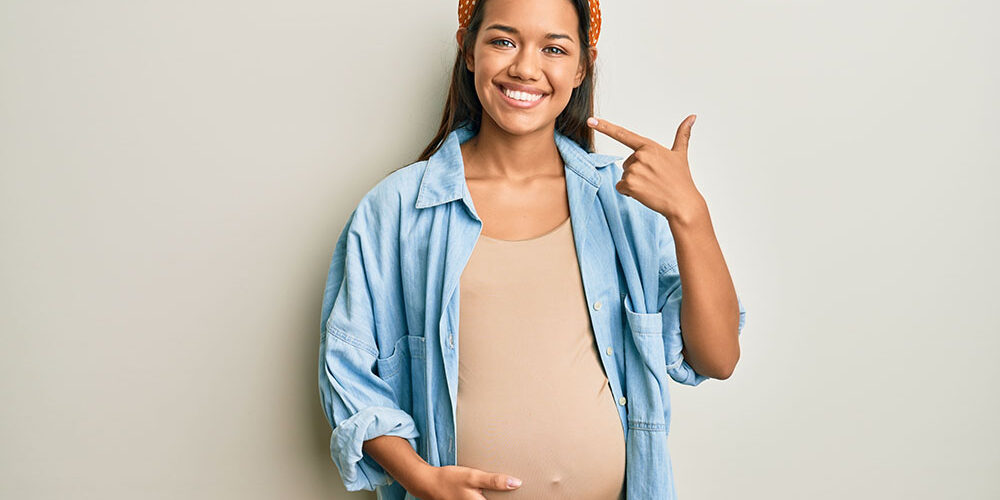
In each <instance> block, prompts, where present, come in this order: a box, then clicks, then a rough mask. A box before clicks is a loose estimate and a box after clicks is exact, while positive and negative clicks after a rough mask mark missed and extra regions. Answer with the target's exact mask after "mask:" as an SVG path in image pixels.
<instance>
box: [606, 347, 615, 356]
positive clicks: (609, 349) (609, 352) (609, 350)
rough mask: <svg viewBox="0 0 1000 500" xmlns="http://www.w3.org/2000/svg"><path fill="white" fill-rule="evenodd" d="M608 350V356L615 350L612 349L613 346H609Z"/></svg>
mask: <svg viewBox="0 0 1000 500" xmlns="http://www.w3.org/2000/svg"><path fill="white" fill-rule="evenodd" d="M606 352H607V353H608V356H610V355H611V353H612V352H614V351H613V350H612V349H611V346H608V350H607V351H606Z"/></svg>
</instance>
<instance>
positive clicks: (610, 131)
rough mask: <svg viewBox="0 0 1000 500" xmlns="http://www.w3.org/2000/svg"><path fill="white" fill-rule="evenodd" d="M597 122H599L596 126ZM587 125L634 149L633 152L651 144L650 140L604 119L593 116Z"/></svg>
mask: <svg viewBox="0 0 1000 500" xmlns="http://www.w3.org/2000/svg"><path fill="white" fill-rule="evenodd" d="M595 120H596V121H597V123H596V124H594V121H595ZM587 124H588V125H590V126H591V127H592V128H593V129H594V130H597V131H598V132H600V133H602V134H604V135H607V136H608V137H610V138H612V139H614V140H616V141H618V142H620V143H622V144H624V145H626V146H628V147H630V148H632V149H633V150H635V149H639V148H641V147H642V146H644V145H646V143H648V142H649V139H647V138H645V137H643V136H641V135H639V134H637V133H635V132H632V131H631V130H629V129H627V128H625V127H622V126H621V125H615V124H614V123H611V122H609V121H607V120H605V119H603V118H601V119H598V118H597V117H593V116H592V117H590V119H588V120H587Z"/></svg>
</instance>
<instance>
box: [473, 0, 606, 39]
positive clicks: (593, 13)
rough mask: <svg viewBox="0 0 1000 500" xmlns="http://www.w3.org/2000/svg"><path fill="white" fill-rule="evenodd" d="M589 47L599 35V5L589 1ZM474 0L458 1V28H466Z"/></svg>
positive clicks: (594, 0) (597, 2)
mask: <svg viewBox="0 0 1000 500" xmlns="http://www.w3.org/2000/svg"><path fill="white" fill-rule="evenodd" d="M589 3H590V34H589V36H590V45H597V37H598V36H599V35H600V34H601V3H600V2H599V1H598V0H590V1H589ZM475 6H476V0H458V26H459V27H460V28H467V27H468V26H469V20H470V19H472V8H473V7H475Z"/></svg>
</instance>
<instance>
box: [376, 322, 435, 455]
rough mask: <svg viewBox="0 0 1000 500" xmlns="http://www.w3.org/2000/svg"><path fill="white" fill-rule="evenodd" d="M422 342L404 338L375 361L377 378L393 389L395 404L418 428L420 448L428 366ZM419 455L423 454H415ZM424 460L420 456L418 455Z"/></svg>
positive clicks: (424, 420)
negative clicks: (387, 353) (386, 355)
mask: <svg viewBox="0 0 1000 500" xmlns="http://www.w3.org/2000/svg"><path fill="white" fill-rule="evenodd" d="M425 354H426V352H425V339H424V337H423V336H420V335H403V336H402V337H400V338H398V339H397V340H396V342H395V344H394V345H393V349H392V353H391V354H390V355H389V356H388V357H385V358H377V359H376V360H375V365H376V368H377V369H378V376H379V378H381V379H382V380H384V381H385V382H386V383H387V384H389V387H391V388H392V391H393V393H394V396H395V399H396V404H398V405H399V407H400V409H402V410H403V411H405V412H407V413H409V414H410V416H412V417H413V420H414V422H415V423H416V424H417V430H418V431H419V432H420V435H421V438H419V439H417V442H418V443H419V444H420V447H421V448H422V447H423V443H424V440H423V439H422V438H423V436H424V435H426V429H427V427H426V425H427V410H426V408H427V404H426V400H427V385H426V384H427V363H426V361H425V360H426V355H425ZM417 451H418V452H422V451H423V450H417ZM421 456H423V454H421Z"/></svg>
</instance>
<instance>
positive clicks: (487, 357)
mask: <svg viewBox="0 0 1000 500" xmlns="http://www.w3.org/2000/svg"><path fill="white" fill-rule="evenodd" d="M460 293H461V297H460V300H459V304H460V305H459V318H460V319H459V336H460V341H459V345H458V353H459V354H458V403H457V408H456V418H457V420H458V422H457V426H458V427H457V436H456V441H455V446H456V454H457V463H458V465H461V466H465V467H473V468H476V469H480V470H484V471H487V472H500V473H505V474H510V475H512V476H514V477H517V478H519V479H521V480H522V481H523V484H522V485H521V487H520V488H518V489H517V490H513V491H491V490H483V494H484V496H485V497H486V498H488V499H490V498H492V499H497V500H501V499H504V500H506V499H510V500H514V499H525V500H529V499H531V500H536V499H573V500H613V499H624V498H625V497H624V484H625V436H624V432H623V430H622V424H621V420H620V419H619V417H618V409H617V407H616V406H615V404H616V402H615V400H614V396H613V394H612V393H611V388H610V386H609V384H608V379H607V376H606V375H605V373H604V367H603V365H602V364H601V360H600V352H599V351H598V348H597V345H596V342H595V340H594V334H593V330H592V327H591V324H590V318H589V313H588V310H587V300H586V297H585V295H584V293H583V281H582V279H581V277H580V268H579V264H578V262H577V256H576V245H575V243H574V241H573V231H572V225H571V224H570V219H569V218H567V219H566V220H565V221H563V223H562V224H560V225H559V226H557V227H556V228H554V229H552V230H551V231H549V232H548V233H546V234H544V235H542V236H538V237H536V238H531V239H526V240H499V239H495V238H490V237H488V236H484V235H480V237H479V239H478V241H477V242H476V246H475V248H474V249H473V252H472V256H471V257H470V258H469V262H468V264H467V265H466V267H465V269H464V270H463V272H462V275H461V285H460Z"/></svg>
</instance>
